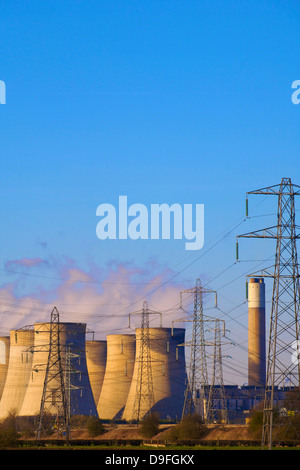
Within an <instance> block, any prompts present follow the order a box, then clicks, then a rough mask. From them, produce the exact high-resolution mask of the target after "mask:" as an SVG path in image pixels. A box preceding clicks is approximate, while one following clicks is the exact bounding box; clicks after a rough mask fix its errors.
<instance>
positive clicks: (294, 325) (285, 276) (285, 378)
mask: <svg viewBox="0 0 300 470" xmlns="http://www.w3.org/2000/svg"><path fill="white" fill-rule="evenodd" d="M247 194H264V195H275V196H277V198H278V210H277V225H275V226H273V227H268V228H265V229H263V230H258V231H255V232H251V233H248V234H244V235H239V237H246V238H265V239H274V240H276V254H275V264H274V266H271V267H268V268H266V269H264V270H263V271H262V272H261V273H254V274H251V275H249V276H251V277H266V278H273V293H272V304H271V318H270V333H269V346H268V360H267V375H266V388H265V400H264V411H263V430H262V448H264V447H265V446H268V448H269V449H271V448H272V444H273V441H274V440H276V441H277V442H280V441H282V440H283V439H284V435H283V427H282V426H280V423H281V424H283V425H284V427H285V429H287V428H288V427H289V425H290V423H291V418H289V415H293V414H295V412H296V413H297V412H299V405H296V409H293V410H288V411H287V413H286V415H287V416H284V415H283V413H282V412H280V411H279V413H278V411H276V410H275V408H274V401H275V393H276V391H277V390H278V387H282V388H283V387H285V388H291V389H293V390H294V392H295V391H296V392H299V384H300V380H299V379H300V368H299V359H298V357H296V360H293V359H292V358H293V356H294V354H295V348H296V350H297V351H298V346H299V342H298V341H299V311H300V289H299V270H298V260H297V246H296V241H297V239H299V235H297V233H296V230H297V229H298V228H299V227H298V226H296V224H295V196H298V195H300V187H299V186H296V185H293V184H292V182H291V179H290V178H282V180H281V183H280V184H279V185H274V186H269V187H266V188H262V189H259V190H255V191H251V192H249V193H247ZM247 215H248V214H247ZM294 403H299V398H298V399H297V400H296V401H295V402H294ZM275 411H276V413H275ZM275 418H276V420H275Z"/></svg>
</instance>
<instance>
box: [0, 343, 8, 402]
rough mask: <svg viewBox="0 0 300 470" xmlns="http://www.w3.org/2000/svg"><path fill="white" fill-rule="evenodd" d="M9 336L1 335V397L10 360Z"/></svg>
mask: <svg viewBox="0 0 300 470" xmlns="http://www.w3.org/2000/svg"><path fill="white" fill-rule="evenodd" d="M9 346H10V341H9V336H0V399H1V397H2V393H3V389H4V385H5V380H6V375H7V370H8V360H9Z"/></svg>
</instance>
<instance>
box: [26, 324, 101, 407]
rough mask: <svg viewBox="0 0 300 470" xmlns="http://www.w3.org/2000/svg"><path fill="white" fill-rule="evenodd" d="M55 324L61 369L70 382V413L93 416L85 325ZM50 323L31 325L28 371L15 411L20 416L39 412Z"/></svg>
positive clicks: (68, 390) (46, 360) (68, 392)
mask: <svg viewBox="0 0 300 470" xmlns="http://www.w3.org/2000/svg"><path fill="white" fill-rule="evenodd" d="M58 325H59V336H60V351H61V363H62V369H63V371H64V375H65V383H66V384H67V383H70V385H69V386H66V392H67V396H68V398H69V404H70V405H69V406H70V414H71V415H96V416H97V410H96V406H95V402H94V397H93V394H92V389H91V386H90V382H89V377H88V372H87V364H86V354H85V333H86V325H85V324H84V323H59V324H58ZM50 326H51V323H36V324H35V325H34V348H33V349H34V352H33V361H32V372H31V377H30V381H29V383H28V388H27V391H26V395H25V397H24V401H23V405H22V408H21V410H20V413H19V414H20V415H21V416H33V415H36V414H38V413H39V412H40V406H41V400H42V394H43V387H44V381H45V375H46V367H47V363H48V355H49V343H50ZM67 378H69V381H68V380H67ZM52 412H53V413H55V412H56V408H55V407H53V411H52V409H51V410H50V413H52Z"/></svg>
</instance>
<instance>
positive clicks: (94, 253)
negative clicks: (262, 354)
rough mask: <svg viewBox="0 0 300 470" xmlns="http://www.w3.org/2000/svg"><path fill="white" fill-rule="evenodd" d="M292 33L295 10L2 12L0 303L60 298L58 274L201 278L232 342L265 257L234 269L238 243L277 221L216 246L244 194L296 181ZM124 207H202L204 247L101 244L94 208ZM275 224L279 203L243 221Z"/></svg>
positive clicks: (193, 6)
mask: <svg viewBox="0 0 300 470" xmlns="http://www.w3.org/2000/svg"><path fill="white" fill-rule="evenodd" d="M299 26H300V8H299V1H293V0H291V1H289V2H286V1H281V0H277V1H276V2H272V1H266V0H260V1H258V0H253V1H251V2H248V1H242V0H241V1H238V0H236V1H230V0H226V1H221V0H219V1H202V0H198V1H193V0H187V1H183V0H181V1H177V0H173V1H171V0H170V1H162V0H160V1H157V0H151V1H148V0H139V1H134V0H128V1H125V0H123V1H116V0H110V1H108V0H100V1H89V0H86V1H74V0H73V1H67V0H64V1H63V2H59V1H48V0H45V1H43V2H39V1H31V0H28V1H26V2H20V1H14V0H11V1H10V2H5V3H3V2H2V4H1V6H0V34H1V41H0V57H1V60H0V80H4V81H5V83H6V91H7V96H6V105H1V106H0V133H1V146H0V155H1V189H0V190H1V200H0V211H1V221H2V223H1V235H0V240H1V265H0V267H1V268H2V270H1V271H0V276H1V283H0V285H1V286H2V289H3V291H5V289H10V291H11V292H13V296H14V298H15V299H16V302H19V300H20V298H22V296H33V297H35V298H37V297H40V298H42V299H46V300H47V302H48V301H49V298H51V295H52V298H55V292H56V294H57V291H55V287H56V288H58V287H59V280H58V279H57V281H53V279H52V280H51V279H49V278H50V277H52V278H59V277H61V276H62V273H63V272H64V269H66V267H67V266H69V267H70V266H72V267H76V268H77V269H78V270H79V271H81V273H82V275H83V274H84V273H86V272H88V273H89V274H90V275H92V272H93V275H96V274H95V273H97V276H99V277H98V278H97V280H98V281H99V282H101V281H102V280H105V279H106V278H107V276H108V271H107V270H109V269H116V270H117V269H118V268H117V266H118V263H122V264H124V265H127V266H134V267H135V269H137V271H138V272H137V273H136V274H135V275H134V280H135V281H144V280H149V279H151V277H152V276H154V275H159V274H160V273H163V276H162V280H163V282H165V281H167V280H168V279H171V278H172V281H171V283H170V285H174V282H175V281H176V282H178V286H179V287H181V286H182V285H183V286H186V287H189V286H191V285H193V284H194V280H195V279H196V278H197V277H198V276H201V278H202V279H203V283H205V284H207V285H208V286H209V287H211V288H212V289H219V288H221V290H220V295H221V296H220V300H219V302H220V307H221V308H222V310H223V312H229V313H228V315H227V316H226V319H227V321H228V323H229V325H230V330H231V335H232V337H234V338H235V340H236V341H237V342H239V341H240V342H241V343H242V342H243V341H244V340H245V325H246V323H247V314H246V308H245V306H244V307H242V308H243V310H241V311H239V309H236V306H238V305H239V304H241V303H243V302H244V300H245V298H244V284H245V277H244V273H245V272H247V270H248V272H249V270H251V269H252V267H254V266H255V265H256V264H257V260H263V259H266V258H268V257H269V256H270V255H272V253H273V252H274V247H273V246H270V245H268V247H267V248H265V247H266V245H264V246H263V247H262V245H261V243H260V242H259V243H258V244H256V243H255V244H254V242H251V243H250V242H243V244H242V246H241V249H240V251H241V259H242V260H244V262H241V263H239V264H234V263H235V236H236V235H237V234H239V233H244V232H247V231H249V230H250V229H251V228H252V227H255V228H260V227H263V226H268V225H272V222H274V221H275V219H272V217H271V218H267V217H259V218H257V219H250V220H248V221H245V222H243V223H242V224H241V225H240V226H239V227H237V228H236V230H234V231H233V232H232V233H230V234H229V235H228V236H227V237H225V238H224V239H223V238H222V236H223V235H226V234H227V233H229V232H230V230H232V229H233V228H234V227H235V226H236V225H238V224H239V223H240V222H242V221H243V218H244V214H245V203H244V201H245V193H246V192H247V191H249V190H252V189H257V188H260V187H264V186H268V185H272V184H277V183H280V181H281V178H282V177H291V178H292V181H293V182H294V183H295V184H300V165H299V155H300V152H299V151H300V134H299V118H300V116H299V113H300V105H299V106H296V105H294V104H292V102H291V94H292V89H291V84H292V82H293V81H294V80H297V79H300V70H299V50H300V37H299ZM119 195H127V196H128V200H129V204H133V203H136V202H139V203H143V204H145V205H147V206H149V205H150V204H152V203H164V202H165V203H168V204H172V203H174V202H176V203H179V204H184V203H190V204H196V203H202V204H204V205H205V244H204V247H203V249H202V250H200V251H199V252H195V253H192V252H187V251H185V249H184V241H172V240H170V241H166V240H158V241H153V240H147V241H142V240H139V241H131V240H122V241H113V240H109V241H105V242H104V241H100V240H98V239H97V237H96V224H97V218H96V215H95V214H96V208H97V206H98V205H99V204H101V203H112V204H115V205H116V204H117V201H118V197H119ZM271 199H272V198H271ZM252 201H253V202H252ZM274 212H276V201H275V200H274V199H272V201H269V200H268V201H261V200H260V199H259V196H256V197H254V198H253V199H251V201H250V215H251V214H255V215H261V216H263V215H265V214H269V213H274ZM270 220H271V223H270ZM216 242H218V243H217V245H215V246H214V244H215V243H216ZM25 258H27V259H31V260H32V259H41V260H42V262H41V263H36V264H34V263H32V264H31V265H30V266H28V264H27V265H26V263H23V264H22V262H21V260H24V259H25ZM249 259H252V260H253V261H252V262H251V263H247V262H246V260H249ZM12 261H16V263H15V264H13V263H12ZM7 266H10V267H11V270H14V271H16V272H25V271H26V273H27V274H28V276H27V277H26V276H21V275H19V276H18V275H17V274H14V273H11V272H8V270H6V271H5V269H6V268H7ZM91 266H93V270H92V268H91ZM79 271H78V273H79ZM223 271H224V274H222V273H223ZM145 273H146V274H145ZM69 274H70V272H69V271H68V272H66V275H69ZM79 274H80V273H79ZM79 274H78V275H79ZM101 276H102V278H101ZM173 276H176V277H174V278H173ZM55 282H58V284H55ZM166 285H167V284H166ZM166 285H165V286H166ZM223 286H226V287H223ZM53 289H54V290H53ZM115 289H116V290H117V289H118V284H117V283H116V284H115ZM47 290H48V291H49V292H51V295H50V294H49V295H48V294H47ZM150 291H151V289H150ZM146 293H147V290H143V292H142V293H140V297H139V295H138V293H135V294H136V295H137V298H138V299H139V298H141V299H142V298H143V297H145V296H146ZM112 295H113V294H112ZM222 295H223V298H222ZM150 300H151V297H150V299H149V301H150ZM11 302H12V304H11V306H12V307H13V301H12V300H11ZM153 306H154V307H158V308H160V306H159V305H157V304H155V303H154V302H153ZM171 306H172V305H171ZM58 307H59V305H58ZM131 307H133V305H131V304H129V305H128V308H127V310H126V306H125V307H124V309H125V310H124V311H128V310H130V308H131ZM137 307H138V305H135V306H134V308H135V309H136V308H137ZM113 313H114V311H113V310H112V314H113ZM232 317H234V320H232ZM19 320H20V322H21V323H23V324H24V323H26V324H27V323H28V321H27V319H26V318H24V315H23V316H22V315H20V318H19ZM240 323H241V324H242V326H241V324H240ZM11 326H12V323H11V324H10V323H9V322H7V327H11ZM238 335H240V336H238Z"/></svg>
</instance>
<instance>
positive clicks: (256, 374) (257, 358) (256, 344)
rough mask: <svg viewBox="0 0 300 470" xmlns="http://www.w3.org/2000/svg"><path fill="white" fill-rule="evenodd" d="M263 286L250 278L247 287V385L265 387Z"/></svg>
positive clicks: (255, 279) (262, 282)
mask: <svg viewBox="0 0 300 470" xmlns="http://www.w3.org/2000/svg"><path fill="white" fill-rule="evenodd" d="M265 382H266V337H265V284H264V280H263V279H257V278H251V279H250V282H249V287H248V385H256V386H265Z"/></svg>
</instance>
